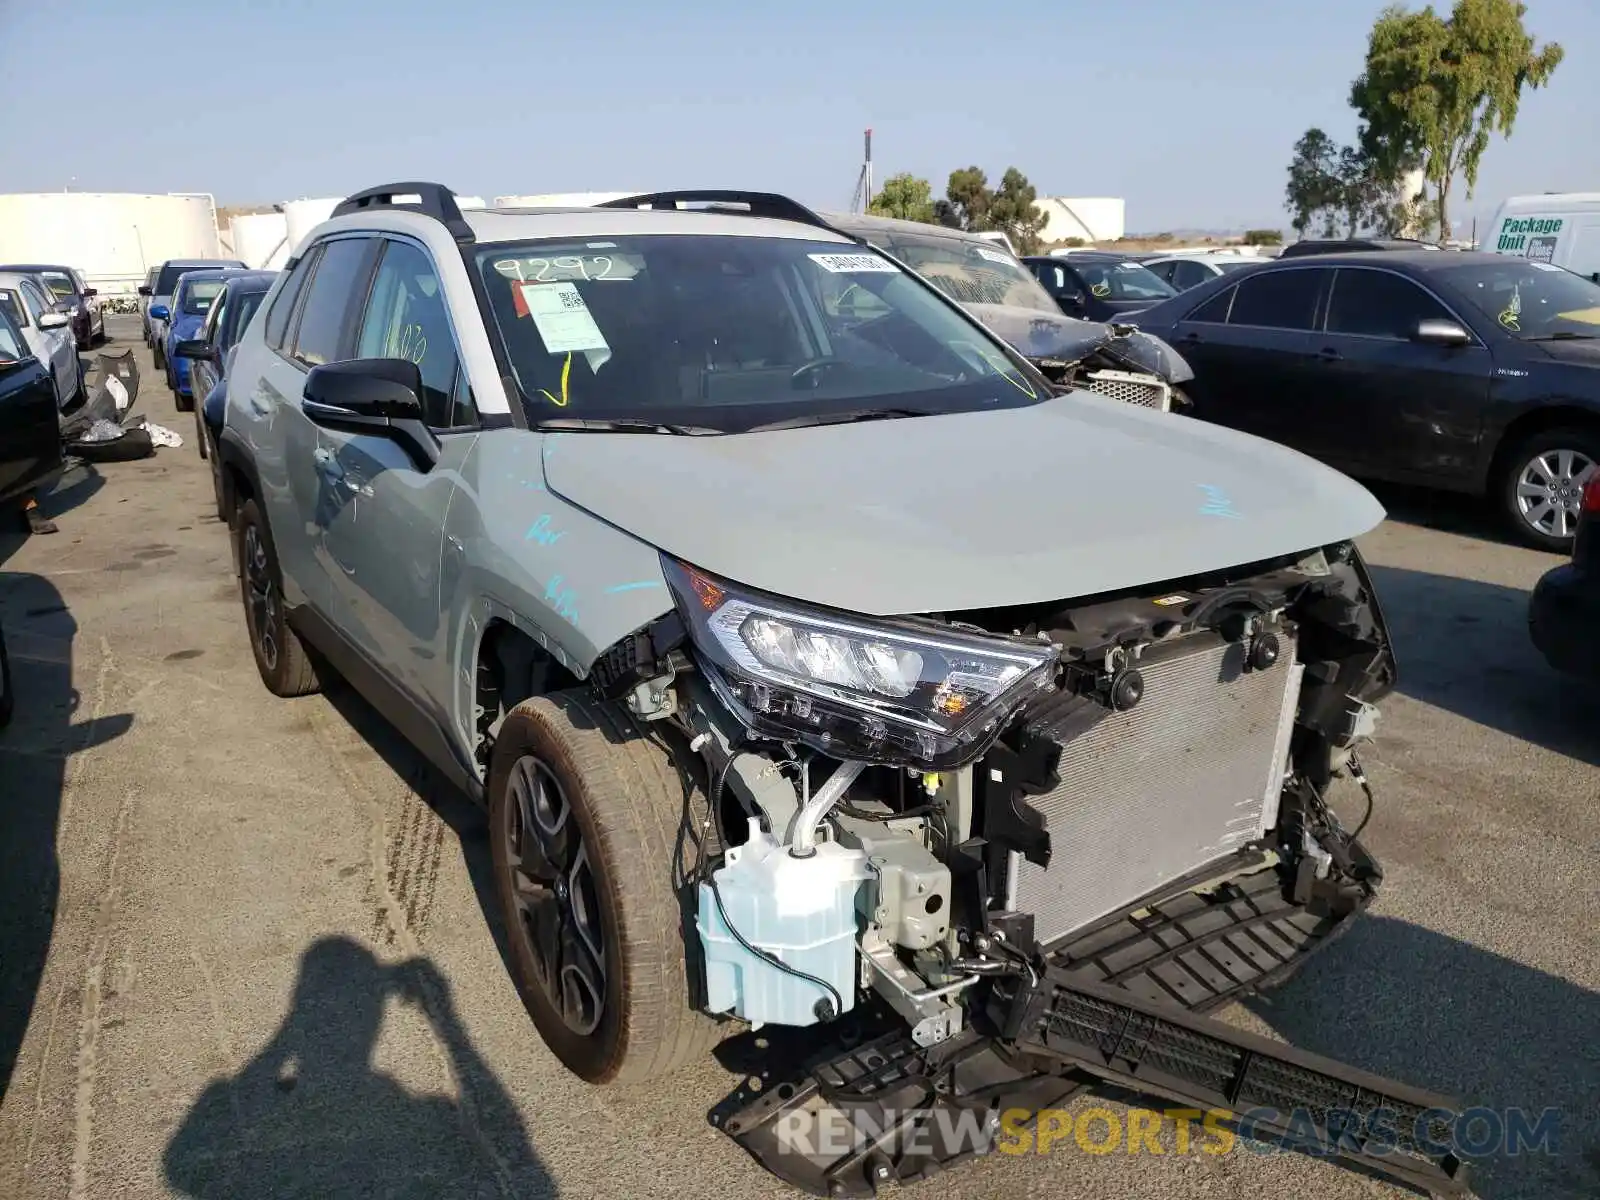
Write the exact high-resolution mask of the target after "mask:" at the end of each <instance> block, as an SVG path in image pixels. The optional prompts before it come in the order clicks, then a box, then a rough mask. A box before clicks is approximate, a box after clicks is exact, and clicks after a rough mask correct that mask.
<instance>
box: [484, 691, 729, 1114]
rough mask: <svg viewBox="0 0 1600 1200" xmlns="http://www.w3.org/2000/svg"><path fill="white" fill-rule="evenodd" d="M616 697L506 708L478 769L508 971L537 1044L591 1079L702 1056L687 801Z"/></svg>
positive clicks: (712, 1032) (678, 779)
mask: <svg viewBox="0 0 1600 1200" xmlns="http://www.w3.org/2000/svg"><path fill="white" fill-rule="evenodd" d="M698 794H699V793H698V792H697V791H695V790H692V785H691V784H690V783H688V782H687V781H686V780H685V779H684V778H683V776H681V775H680V774H679V772H678V771H677V770H676V769H675V768H674V765H673V762H672V759H671V758H670V757H669V755H668V753H667V752H666V751H665V750H664V749H662V748H661V747H660V746H659V745H657V744H656V742H654V741H652V740H651V738H650V737H649V736H647V735H646V733H645V732H644V730H642V729H641V728H640V727H639V725H638V724H637V723H635V722H634V721H633V719H632V718H631V717H630V716H629V715H628V714H627V713H626V712H625V711H623V710H622V709H620V708H618V707H616V706H615V705H609V704H603V703H601V702H599V701H597V700H594V699H593V698H591V697H589V696H587V695H586V694H583V693H580V692H559V693H555V694H553V695H549V696H535V697H534V698H532V699H530V700H526V701H524V702H523V703H521V704H519V705H518V706H517V707H516V708H514V709H512V710H511V712H510V713H508V714H507V715H506V718H505V720H504V721H503V722H502V724H501V727H500V731H499V734H498V735H497V737H496V739H495V747H494V756H493V758H492V760H491V762H490V767H489V821H490V846H491V855H492V858H493V862H494V877H495V889H496V892H497V893H498V896H499V899H500V913H501V919H502V920H503V922H504V924H505V928H506V931H507V943H508V950H509V954H508V957H509V958H510V960H511V961H510V966H511V971H512V976H513V978H514V980H515V982H516V985H517V990H518V991H519V992H520V993H521V995H522V1000H523V1003H524V1004H525V1005H526V1006H527V1009H528V1012H529V1014H530V1015H531V1016H532V1018H533V1022H534V1024H535V1025H536V1026H537V1027H538V1030H539V1033H540V1035H541V1036H542V1037H543V1038H544V1041H545V1044H546V1045H548V1046H549V1047H550V1049H551V1050H552V1051H553V1052H554V1053H555V1055H556V1057H557V1058H559V1059H560V1060H561V1061H562V1063H563V1064H564V1065H565V1066H566V1067H567V1068H568V1070H570V1071H572V1072H573V1073H574V1074H576V1075H579V1076H580V1077H582V1078H584V1079H586V1080H588V1081H589V1082H591V1083H610V1082H629V1083H631V1082H638V1081H641V1080H646V1079H652V1078H655V1077H658V1076H661V1075H664V1074H666V1073H668V1072H670V1071H672V1070H674V1069H676V1068H678V1067H680V1066H683V1065H684V1064H686V1063H688V1062H691V1061H693V1060H694V1059H696V1058H700V1057H703V1056H704V1055H705V1053H706V1052H707V1051H708V1050H709V1049H710V1048H711V1046H712V1045H713V1044H714V1043H715V1042H716V1041H717V1038H718V1036H719V1032H720V1030H719V1026H718V1024H717V1022H715V1021H713V1020H712V1019H711V1018H710V1017H707V1016H706V1015H704V1014H703V1013H701V1012H699V1011H697V1010H696V1008H695V1005H694V1002H693V1000H692V998H691V989H690V984H689V978H690V957H689V951H688V947H689V945H690V943H689V942H688V940H687V939H688V937H689V936H691V935H692V931H693V926H692V922H691V921H690V920H688V918H687V913H688V911H689V910H688V908H687V903H688V902H689V901H691V900H692V891H691V885H689V884H688V883H686V882H685V880H684V876H685V874H686V872H685V870H684V867H685V865H686V864H685V862H684V857H685V856H686V853H687V849H686V848H687V845H688V844H689V842H690V841H691V840H692V838H689V837H683V838H680V837H679V830H680V828H681V827H682V824H683V822H684V821H685V818H686V815H687V814H689V813H690V812H691V811H692V809H691V806H689V805H687V804H686V799H688V798H692V797H695V796H698Z"/></svg>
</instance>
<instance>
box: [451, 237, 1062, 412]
mask: <svg viewBox="0 0 1600 1200" xmlns="http://www.w3.org/2000/svg"><path fill="white" fill-rule="evenodd" d="M477 265H478V270H479V271H480V272H481V274H482V278H483V281H484V287H485V289H486V291H487V292H488V296H489V303H490V307H491V309H492V310H493V314H494V318H495V324H496V326H497V328H498V331H499V336H500V338H501V341H502V342H503V343H504V346H505V350H506V355H507V357H508V358H509V360H510V363H511V368H512V371H513V372H514V373H515V375H516V378H517V383H518V385H519V386H520V388H521V391H522V394H523V396H524V398H525V400H526V402H527V405H528V408H529V412H530V415H531V417H532V419H533V420H534V421H541V420H547V419H572V418H578V419H593V420H632V421H640V420H645V421H656V422H660V423H662V424H669V423H670V424H679V425H693V426H699V427H708V428H711V429H714V430H717V431H722V432H736V431H739V430H744V429H750V428H752V427H754V426H758V425H765V424H769V423H772V422H775V421H780V420H786V419H794V418H799V417H805V416H823V415H827V414H829V413H833V414H842V413H847V412H859V411H864V410H866V409H870V408H882V407H884V406H888V407H891V408H893V409H894V410H896V411H897V412H900V411H908V412H913V411H914V412H915V413H917V414H921V413H935V412H939V413H947V412H965V411H972V410H975V409H979V408H987V407H1001V406H1014V405H1019V404H1028V403H1032V402H1034V401H1036V400H1040V399H1043V398H1044V397H1045V395H1046V393H1045V391H1044V389H1043V388H1042V387H1041V386H1038V385H1037V384H1036V377H1035V376H1033V375H1032V374H1031V373H1029V372H1027V371H1025V370H1023V369H1022V368H1020V367H1019V366H1018V365H1017V362H1016V360H1015V359H1014V358H1013V357H1012V356H1011V355H1010V354H1008V353H1007V352H1006V351H1005V350H1004V349H1003V343H1000V342H998V341H996V340H994V338H993V337H992V335H990V334H988V333H987V332H986V331H985V330H983V329H982V327H980V326H978V325H977V324H976V323H975V322H974V321H972V320H970V319H968V318H965V317H963V316H962V315H961V314H960V313H959V312H957V311H955V310H953V309H951V308H950V307H949V306H948V305H946V304H945V303H943V302H942V301H940V300H939V298H938V297H937V296H935V295H934V294H933V293H932V292H930V291H929V290H928V289H927V288H926V287H924V286H923V285H922V284H921V283H920V282H919V281H918V280H917V279H915V278H914V277H912V276H909V275H907V274H906V273H905V272H903V271H902V270H900V268H898V267H897V266H895V265H894V264H893V263H892V262H890V261H889V260H888V259H886V258H884V257H883V256H882V255H880V254H877V253H875V252H873V251H871V250H867V249H865V248H862V247H858V246H842V245H840V244H838V243H836V242H812V241H802V240H791V239H786V238H756V237H737V236H704V235H651V236H643V237H618V238H616V239H615V240H610V239H606V240H585V241H569V242H551V241H541V242H526V243H518V244H514V245H512V244H504V245H499V246H489V247H485V248H483V249H481V250H480V251H479V252H478V254H477Z"/></svg>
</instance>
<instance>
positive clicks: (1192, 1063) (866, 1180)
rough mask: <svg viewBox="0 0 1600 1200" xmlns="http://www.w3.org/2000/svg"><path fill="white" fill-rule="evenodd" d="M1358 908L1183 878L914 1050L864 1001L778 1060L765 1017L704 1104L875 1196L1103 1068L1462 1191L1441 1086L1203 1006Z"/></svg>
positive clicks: (784, 1170) (788, 1172)
mask: <svg viewBox="0 0 1600 1200" xmlns="http://www.w3.org/2000/svg"><path fill="white" fill-rule="evenodd" d="M1361 907H1364V905H1357V906H1355V907H1351V908H1345V907H1343V906H1341V908H1340V910H1339V911H1327V910H1324V911H1322V912H1320V913H1318V912H1317V911H1316V906H1315V905H1313V906H1312V907H1311V908H1309V909H1308V908H1307V907H1302V906H1300V905H1296V904H1294V903H1292V902H1291V901H1290V900H1288V899H1287V898H1285V897H1284V895H1283V893H1282V887H1281V881H1280V880H1279V878H1278V876H1277V873H1276V872H1275V871H1273V870H1266V871H1262V872H1260V873H1259V874H1256V875H1252V876H1248V877H1246V878H1244V879H1243V880H1240V881H1238V882H1236V883H1230V884H1226V885H1224V886H1223V887H1222V888H1220V889H1217V890H1216V891H1215V892H1213V893H1212V894H1210V895H1197V894H1194V893H1183V894H1181V895H1178V896H1176V897H1172V898H1170V899H1169V900H1167V901H1166V902H1164V903H1158V904H1151V905H1148V906H1146V907H1144V908H1141V909H1138V910H1135V911H1133V912H1129V913H1123V914H1119V915H1118V916H1116V917H1114V918H1109V919H1107V920H1106V921H1103V922H1101V923H1099V924H1097V925H1096V926H1094V927H1092V928H1091V929H1089V930H1086V931H1084V932H1083V933H1081V934H1079V935H1077V936H1076V937H1074V938H1073V939H1071V940H1070V941H1069V942H1068V943H1067V944H1066V945H1064V946H1061V947H1058V948H1057V949H1056V950H1055V951H1053V952H1052V954H1051V956H1050V964H1051V965H1050V966H1049V968H1048V969H1047V970H1046V971H1045V972H1044V974H1043V975H1042V977H1040V978H1038V979H1037V980H1033V981H1030V980H1028V979H1026V978H1012V979H1006V980H999V981H995V982H994V983H993V984H992V985H991V990H990V994H989V999H988V1004H987V1006H986V1009H985V1011H983V1012H980V1013H978V1014H977V1016H976V1020H977V1025H976V1026H975V1027H972V1028H968V1029H966V1030H963V1031H962V1032H961V1033H960V1034H959V1035H958V1036H957V1037H955V1038H953V1039H951V1040H950V1041H947V1042H944V1043H941V1044H939V1045H936V1046H932V1047H929V1048H926V1049H924V1048H921V1047H918V1046H916V1045H915V1044H914V1043H913V1042H912V1040H911V1038H910V1036H909V1032H908V1031H907V1030H906V1028H905V1026H904V1024H903V1023H901V1022H900V1021H899V1020H898V1019H897V1018H896V1017H894V1016H893V1015H892V1014H889V1013H885V1012H881V1011H879V1010H877V1009H875V1008H874V1007H873V1006H866V1007H864V1008H863V1009H861V1010H858V1012H857V1013H855V1014H852V1015H851V1017H849V1018H847V1019H846V1020H844V1021H841V1022H839V1023H838V1024H837V1025H836V1026H835V1027H833V1029H832V1032H834V1033H835V1034H836V1040H835V1041H834V1042H833V1043H832V1044H831V1045H830V1046H828V1047H827V1048H826V1049H824V1050H822V1051H820V1052H818V1051H816V1049H815V1045H816V1039H815V1033H816V1031H815V1030H803V1031H795V1032H796V1033H798V1034H802V1035H810V1036H809V1037H805V1036H798V1037H795V1038H793V1039H792V1041H793V1043H794V1047H795V1049H794V1050H793V1052H792V1053H791V1054H789V1055H788V1056H787V1057H786V1055H785V1050H784V1043H785V1039H784V1038H783V1037H782V1036H781V1035H780V1034H778V1033H776V1032H774V1033H772V1034H771V1035H770V1036H769V1037H768V1038H766V1039H764V1042H765V1045H764V1048H763V1050H762V1052H761V1054H760V1055H759V1056H758V1057H757V1058H755V1059H754V1060H753V1061H752V1062H751V1063H750V1064H748V1065H749V1066H751V1067H756V1066H757V1065H758V1066H759V1074H754V1073H752V1074H751V1076H750V1077H749V1078H748V1079H747V1080H746V1082H745V1084H744V1085H743V1086H741V1087H740V1088H739V1089H738V1090H736V1091H735V1092H734V1093H733V1094H732V1095H730V1096H729V1097H728V1098H727V1099H726V1100H724V1101H723V1102H722V1103H721V1104H720V1105H718V1106H717V1108H716V1109H715V1110H713V1112H712V1114H711V1120H712V1123H713V1124H714V1125H716V1126H718V1127H719V1128H721V1129H722V1130H723V1131H724V1132H726V1133H727V1134H728V1135H729V1136H731V1137H732V1138H734V1140H735V1141H737V1142H738V1143H739V1144H740V1145H741V1146H743V1147H744V1148H745V1150H746V1151H748V1152H749V1153H750V1154H751V1155H752V1156H754V1157H755V1158H756V1160H757V1161H758V1162H760V1163H761V1164H762V1166H764V1167H765V1168H766V1169H767V1170H769V1171H771V1172H772V1173H773V1174H775V1175H777V1176H778V1177H779V1178H781V1179H783V1180H784V1181H785V1182H787V1183H789V1184H790V1185H792V1186H794V1187H796V1188H798V1189H800V1190H802V1191H805V1192H808V1193H810V1194H812V1195H817V1196H841V1197H843V1196H872V1195H875V1194H876V1192H877V1190H878V1188H879V1187H881V1186H882V1185H883V1184H885V1183H889V1182H892V1181H898V1182H902V1183H906V1182H911V1181H914V1180H918V1179H923V1178H926V1177H928V1176H931V1175H934V1174H936V1173H938V1172H940V1171H943V1170H946V1169H948V1168H950V1167H952V1166H955V1165H957V1164H959V1163H962V1162H964V1161H966V1160H968V1159H971V1158H975V1157H978V1156H980V1155H984V1154H987V1153H989V1152H990V1151H991V1150H993V1149H995V1147H996V1145H997V1138H998V1137H999V1136H1000V1135H1001V1132H1002V1118H1004V1132H1005V1133H1006V1134H1008V1135H1013V1136H1014V1135H1015V1134H1016V1133H1017V1132H1018V1131H1019V1130H1020V1129H1023V1128H1027V1127H1029V1126H1031V1124H1032V1123H1033V1122H1034V1121H1036V1119H1037V1118H1038V1116H1039V1114H1040V1113H1041V1112H1043V1111H1044V1110H1046V1109H1055V1108H1059V1107H1061V1106H1063V1105H1065V1104H1066V1103H1067V1102H1068V1101H1069V1100H1070V1098H1071V1097H1072V1096H1074V1095H1075V1094H1077V1093H1078V1092H1080V1091H1083V1090H1084V1089H1086V1088H1088V1087H1090V1086H1092V1085H1094V1084H1095V1083H1096V1082H1097V1081H1098V1082H1101V1083H1106V1084H1111V1085H1113V1086H1114V1087H1120V1088H1122V1089H1126V1090H1128V1091H1130V1092H1132V1093H1135V1094H1141V1095H1150V1096H1159V1097H1163V1098H1166V1099H1168V1100H1171V1101H1176V1102H1177V1103H1178V1104H1180V1105H1182V1106H1185V1107H1188V1108H1195V1109H1200V1110H1202V1111H1209V1112H1215V1111H1217V1110H1222V1111H1224V1112H1226V1113H1228V1114H1231V1118H1230V1121H1231V1124H1230V1127H1234V1128H1238V1129H1239V1130H1240V1131H1241V1133H1243V1134H1244V1135H1246V1136H1249V1137H1252V1138H1256V1139H1263V1138H1266V1139H1271V1140H1273V1141H1275V1142H1277V1143H1278V1144H1281V1145H1284V1146H1287V1147H1289V1148H1302V1149H1307V1150H1313V1151H1315V1152H1317V1153H1321V1154H1324V1155H1327V1156H1329V1157H1335V1158H1339V1159H1343V1160H1345V1161H1348V1162H1351V1163H1353V1164H1357V1165H1359V1166H1361V1167H1364V1168H1366V1169H1368V1170H1371V1171H1375V1172H1378V1173H1381V1174H1384V1175H1387V1176H1390V1177H1393V1178H1396V1179H1399V1180H1401V1181H1403V1182H1405V1183H1408V1184H1410V1185H1412V1186H1415V1187H1419V1188H1422V1189H1425V1190H1428V1191H1431V1192H1435V1193H1458V1192H1462V1191H1464V1190H1465V1186H1466V1185H1465V1179H1464V1169H1463V1167H1462V1165H1461V1163H1460V1162H1459V1161H1458V1160H1457V1159H1456V1158H1455V1157H1454V1156H1453V1155H1452V1154H1451V1153H1450V1152H1449V1150H1448V1146H1447V1145H1446V1143H1447V1142H1448V1135H1449V1119H1448V1118H1446V1119H1445V1120H1444V1123H1443V1125H1442V1126H1441V1125H1440V1124H1439V1122H1437V1121H1435V1120H1434V1119H1433V1114H1431V1113H1430V1112H1429V1110H1433V1109H1438V1110H1443V1111H1445V1112H1448V1113H1451V1114H1453V1113H1456V1112H1458V1111H1459V1106H1458V1105H1456V1104H1455V1103H1454V1102H1453V1101H1452V1100H1451V1099H1450V1098H1448V1097H1444V1096H1438V1095H1434V1094H1431V1093H1428V1092H1424V1091H1420V1090H1418V1089H1415V1088H1410V1087H1407V1086H1406V1085H1403V1084H1399V1083H1395V1082H1393V1081H1390V1080H1385V1079H1381V1078H1379V1077H1377V1076H1373V1075H1369V1074H1367V1073H1365V1072H1363V1071H1358V1070H1356V1069H1354V1068H1351V1067H1347V1066H1344V1065H1342V1064H1339V1063H1336V1062H1333V1061H1331V1060H1328V1059H1325V1058H1321V1057H1319V1056H1316V1055H1312V1054H1308V1053H1306V1052H1303V1051H1300V1050H1297V1049H1295V1048H1294V1047H1292V1046H1288V1045H1285V1044H1283V1043H1280V1042H1274V1041H1271V1040H1270V1039H1267V1038H1262V1037H1259V1036H1257V1035H1254V1034H1250V1033H1246V1032H1245V1031H1243V1030H1240V1029H1236V1028H1234V1027H1232V1026H1229V1025H1225V1024H1223V1023H1221V1022H1219V1021H1215V1020H1211V1019H1208V1018H1207V1017H1205V1016H1203V1015H1202V1014H1204V1013H1206V1012H1210V1011H1214V1010H1215V1009H1217V1008H1220V1007H1222V1006H1223V1005H1225V1004H1227V1003H1228V1002H1230V1001H1232V1000H1235V999H1238V998H1239V997H1241V996H1242V995H1245V994H1249V993H1252V992H1255V991H1257V990H1260V989H1261V988H1263V987H1268V986H1272V985H1274V984H1276V983H1279V982H1282V980H1284V979H1285V978H1287V977H1288V975H1289V974H1291V973H1292V972H1293V971H1294V970H1296V969H1297V968H1298V967H1299V966H1300V965H1301V964H1302V963H1303V962H1304V960H1305V958H1306V957H1307V956H1308V955H1309V954H1310V953H1311V952H1313V951H1314V950H1315V949H1317V948H1319V947H1320V946H1322V945H1324V944H1326V943H1327V942H1328V941H1329V940H1331V939H1332V938H1333V937H1335V936H1336V935H1337V934H1338V933H1341V932H1343V930H1344V929H1345V928H1346V927H1348V924H1349V922H1350V920H1351V919H1352V918H1353V917H1354V916H1355V915H1356V914H1357V913H1358V912H1359V911H1360V909H1361ZM764 1032H766V1031H764ZM808 1044H809V1049H808V1048H807V1047H808ZM1375 1116H1376V1118H1377V1119H1376V1120H1375V1119H1374V1117H1375ZM1019 1117H1020V1118H1022V1122H1021V1124H1020V1125H1019V1124H1018V1118H1019ZM1241 1118H1242V1119H1241ZM1225 1123H1229V1122H1225ZM1417 1133H1420V1134H1421V1135H1422V1136H1421V1137H1420V1139H1419V1138H1418V1137H1417V1136H1414V1135H1415V1134H1417Z"/></svg>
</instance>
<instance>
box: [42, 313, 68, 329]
mask: <svg viewBox="0 0 1600 1200" xmlns="http://www.w3.org/2000/svg"><path fill="white" fill-rule="evenodd" d="M71 324H72V318H71V317H69V316H68V315H67V314H66V313H64V312H47V313H40V314H39V328H40V329H61V328H63V327H64V326H67V325H71Z"/></svg>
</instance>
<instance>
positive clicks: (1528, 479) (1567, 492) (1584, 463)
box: [1517, 449, 1595, 538]
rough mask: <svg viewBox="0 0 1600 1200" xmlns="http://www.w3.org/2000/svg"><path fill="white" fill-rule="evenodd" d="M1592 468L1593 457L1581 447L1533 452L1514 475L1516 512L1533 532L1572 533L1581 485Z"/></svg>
mask: <svg viewBox="0 0 1600 1200" xmlns="http://www.w3.org/2000/svg"><path fill="white" fill-rule="evenodd" d="M1594 472H1595V462H1594V460H1593V459H1591V458H1590V457H1589V456H1588V455H1587V454H1585V453H1584V452H1583V451H1581V450H1567V449H1550V450H1546V451H1544V452H1543V453H1541V454H1538V455H1536V456H1534V457H1533V458H1532V459H1530V460H1529V461H1528V462H1526V463H1525V464H1523V467H1522V471H1521V473H1520V474H1519V475H1518V476H1517V512H1518V513H1519V514H1520V515H1521V517H1522V519H1523V520H1524V521H1526V522H1527V524H1528V526H1529V528H1531V529H1533V530H1534V531H1535V532H1537V533H1541V534H1543V535H1544V536H1546V537H1552V538H1570V537H1572V536H1573V535H1574V534H1575V533H1576V532H1577V529H1578V517H1579V515H1580V513H1581V512H1582V510H1583V488H1584V485H1585V484H1586V483H1588V481H1589V477H1590V476H1591V475H1593V474H1594Z"/></svg>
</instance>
